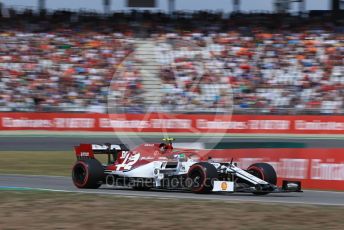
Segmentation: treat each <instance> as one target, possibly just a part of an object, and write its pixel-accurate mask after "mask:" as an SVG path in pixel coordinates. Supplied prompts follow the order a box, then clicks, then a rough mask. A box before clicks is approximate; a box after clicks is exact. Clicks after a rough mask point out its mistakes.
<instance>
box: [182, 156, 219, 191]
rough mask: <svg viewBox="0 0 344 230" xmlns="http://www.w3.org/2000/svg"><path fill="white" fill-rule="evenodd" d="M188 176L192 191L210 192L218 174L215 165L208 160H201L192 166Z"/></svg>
mask: <svg viewBox="0 0 344 230" xmlns="http://www.w3.org/2000/svg"><path fill="white" fill-rule="evenodd" d="M187 178H188V180H189V181H190V182H191V184H190V190H191V191H192V192H194V193H210V192H211V191H212V190H213V186H214V180H216V179H217V178H218V174H217V170H216V168H215V166H214V165H212V164H210V163H208V162H199V163H196V164H194V165H192V166H191V167H190V169H189V172H188V175H187Z"/></svg>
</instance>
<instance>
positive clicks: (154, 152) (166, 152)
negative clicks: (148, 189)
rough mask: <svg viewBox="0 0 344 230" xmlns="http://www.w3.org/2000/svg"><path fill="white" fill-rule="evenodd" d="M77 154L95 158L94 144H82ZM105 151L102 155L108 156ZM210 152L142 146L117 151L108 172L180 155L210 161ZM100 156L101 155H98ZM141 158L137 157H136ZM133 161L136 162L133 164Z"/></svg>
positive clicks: (76, 150) (150, 145)
mask: <svg viewBox="0 0 344 230" xmlns="http://www.w3.org/2000/svg"><path fill="white" fill-rule="evenodd" d="M74 149H75V154H76V156H77V157H78V158H83V157H86V158H95V155H96V154H97V153H95V152H96V151H94V150H93V149H92V144H80V145H79V146H76V147H75V148H74ZM216 151H218V150H211V153H215V152H216ZM107 153H108V152H106V151H104V152H102V153H101V154H107ZM209 153H210V152H209V150H195V149H183V148H177V149H176V148H173V147H172V145H171V144H166V145H162V144H141V145H139V146H138V147H136V148H134V149H132V150H130V151H124V150H117V158H116V159H115V161H114V163H112V164H109V165H108V166H107V168H106V170H123V168H122V167H121V166H125V165H128V164H131V169H134V168H136V167H138V166H142V165H144V164H147V163H149V162H152V161H155V160H165V161H166V160H173V159H176V158H177V157H178V155H179V154H184V155H185V156H186V157H192V158H194V159H198V160H200V161H206V160H208V156H209ZM98 154H99V153H98ZM137 154H139V156H137V157H135V155H137ZM133 159H134V160H135V162H133Z"/></svg>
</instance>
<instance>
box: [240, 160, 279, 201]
mask: <svg viewBox="0 0 344 230" xmlns="http://www.w3.org/2000/svg"><path fill="white" fill-rule="evenodd" d="M247 172H249V173H250V174H252V175H253V176H255V177H258V178H259V179H262V180H264V181H266V182H268V183H269V184H272V185H276V184H277V174H276V171H275V169H274V168H273V167H272V166H271V165H270V164H267V163H256V164H253V165H251V166H250V167H248V169H247ZM253 194H255V195H266V194H269V192H266V191H258V192H253Z"/></svg>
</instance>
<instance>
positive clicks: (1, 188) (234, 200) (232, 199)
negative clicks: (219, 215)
mask: <svg viewBox="0 0 344 230" xmlns="http://www.w3.org/2000/svg"><path fill="white" fill-rule="evenodd" d="M0 191H45V192H61V193H80V194H97V195H111V196H118V197H127V198H157V199H183V200H207V201H222V202H231V203H240V202H244V203H262V204H287V205H320V206H343V205H342V204H333V203H327V202H302V201H290V200H288V201H280V200H258V199H249V200H247V199H243V198H238V197H230V199H223V198H219V197H211V196H208V197H207V196H205V197H202V196H182V195H180V194H178V195H171V194H169V195H167V194H151V193H147V194H123V193H120V191H121V190H120V191H118V192H116V191H115V190H111V191H112V192H108V191H104V190H96V191H77V190H65V189H48V188H33V187H12V186H0ZM122 191H123V190H122ZM319 192H325V191H319ZM224 198H225V197H224ZM226 198H228V197H226Z"/></svg>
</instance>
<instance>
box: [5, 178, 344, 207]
mask: <svg viewBox="0 0 344 230" xmlns="http://www.w3.org/2000/svg"><path fill="white" fill-rule="evenodd" d="M22 188H29V189H41V190H51V191H60V192H79V193H94V194H110V195H117V196H132V197H154V198H173V199H196V200H197V199H199V200H204V199H205V200H221V201H236V202H263V203H284V204H314V205H337V206H338V205H339V206H342V205H344V192H325V191H305V192H304V193H283V194H282V193H276V194H269V195H266V196H254V195H251V194H229V193H224V194H208V195H201V194H193V193H188V192H172V191H144V192H141V191H133V190H130V189H124V188H121V189H113V188H107V187H106V186H102V187H101V188H100V189H95V190H91V189H87V190H86V189H83V190H82V189H77V188H75V187H74V185H73V183H72V181H71V178H70V177H60V176H24V175H0V190H7V189H10V190H12V189H14V190H15V189H22Z"/></svg>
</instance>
